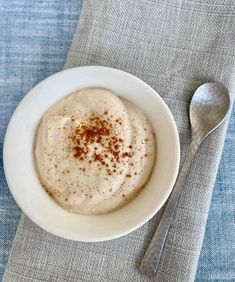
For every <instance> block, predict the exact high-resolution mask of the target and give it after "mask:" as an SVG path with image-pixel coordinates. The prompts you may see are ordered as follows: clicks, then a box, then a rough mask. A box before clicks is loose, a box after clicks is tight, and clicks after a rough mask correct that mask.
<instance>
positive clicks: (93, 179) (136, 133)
mask: <svg viewBox="0 0 235 282" xmlns="http://www.w3.org/2000/svg"><path fill="white" fill-rule="evenodd" d="M155 151H156V143H155V137H154V133H153V130H152V127H151V124H150V122H149V120H148V119H147V117H146V116H145V114H144V113H143V112H142V111H141V110H140V109H139V108H138V107H137V106H136V105H134V104H132V103H130V102H129V101H127V100H124V99H120V98H118V97H117V96H116V95H115V94H114V93H112V92H111V91H109V90H106V89H101V88H86V89H82V90H79V91H77V92H75V93H72V94H71V95H69V96H67V97H65V98H63V99H62V100H61V101H59V102H58V103H57V104H55V105H53V106H52V107H51V108H50V109H49V110H48V111H47V112H46V113H45V114H44V116H43V118H42V120H41V123H40V125H39V128H38V132H37V135H36V142H35V156H36V165H37V170H38V173H39V178H40V181H41V183H42V185H43V187H44V188H45V189H46V191H47V192H48V194H49V195H50V197H52V198H53V199H54V200H55V201H56V202H57V203H58V204H59V205H61V206H62V207H63V208H65V209H66V210H68V211H70V212H74V213H78V214H102V213H107V212H110V211H113V210H115V209H118V208H120V207H122V206H123V205H125V204H126V203H128V202H129V201H130V200H132V199H133V198H134V197H135V196H137V195H138V193H139V192H140V191H141V190H142V188H143V187H144V185H145V184H146V182H147V180H148V178H149V176H150V173H151V170H152V168H153V165H154V161H155Z"/></svg>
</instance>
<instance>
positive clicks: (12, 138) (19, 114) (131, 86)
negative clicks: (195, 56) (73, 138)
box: [3, 66, 180, 242]
mask: <svg viewBox="0 0 235 282" xmlns="http://www.w3.org/2000/svg"><path fill="white" fill-rule="evenodd" d="M83 87H104V88H108V89H110V90H112V91H114V92H115V93H116V94H118V95H119V96H121V97H125V98H126V99H128V100H130V101H132V102H133V103H135V104H137V105H138V106H139V107H141V108H142V109H143V110H144V112H145V113H146V114H147V115H148V117H149V119H150V120H151V122H152V125H153V127H154V130H155V133H156V136H157V147H158V149H157V161H156V165H155V167H154V170H153V173H152V176H151V179H150V181H149V182H148V184H147V185H146V188H145V189H144V190H143V192H142V193H141V194H140V195H139V196H138V197H137V198H136V199H135V200H133V201H132V202H131V203H129V204H128V205H126V206H125V207H123V208H121V209H119V210H117V211H115V212H112V213H109V214H105V215H99V216H83V215H76V214H71V213H68V212H66V211H65V210H63V209H62V208H61V207H60V206H58V205H57V204H56V203H55V202H54V201H53V200H52V199H51V198H50V197H49V196H48V195H47V193H46V192H45V191H44V189H43V188H42V187H41V185H40V183H39V180H38V176H37V173H36V171H35V166H34V154H33V149H34V137H35V133H36V130H37V126H38V123H39V121H40V119H41V117H42V115H43V114H44V112H45V111H46V110H47V109H48V108H49V107H50V106H51V105H53V104H54V103H55V102H56V101H58V100H59V99H61V98H63V97H64V96H66V95H68V94H70V93H71V92H73V91H75V90H78V89H80V88H83ZM179 159H180V146H179V137H178V132H177V128H176V125H175V121H174V119H173V117H172V114H171V112H170V110H169V109H168V107H167V106H166V104H165V103H164V101H163V100H162V99H161V97H160V96H159V95H158V94H157V93H156V92H155V91H154V90H153V89H152V88H151V87H150V86H148V85H147V84H146V83H144V82H143V81H141V80H140V79H138V78H136V77H135V76H133V75H131V74H128V73H126V72H123V71H120V70H117V69H112V68H107V67H99V66H88V67H78V68H73V69H69V70H65V71H62V72H59V73H57V74H55V75H52V76H50V77H48V78H47V79H45V80H44V81H42V82H41V83H39V84H38V85H36V86H35V87H34V88H33V89H32V90H31V91H29V93H28V94H27V95H26V96H25V97H24V99H23V100H22V101H21V102H20V104H19V105H18V107H17V109H16V110H15V112H14V114H13V116H12V118H11V121H10V123H9V126H8V129H7V132H6V136H5V142H4V152H3V160H4V170H5V174H6V179H7V182H8V185H9V188H10V191H11V193H12V195H13V197H14V199H15V200H16V202H17V203H18V205H19V206H20V208H21V209H22V210H23V212H24V213H25V214H26V215H27V216H28V217H29V218H30V219H31V220H32V221H33V222H34V223H36V224H37V225H39V226H40V227H41V228H43V229H45V230H47V231H48V232H51V233H53V234H55V235H57V236H60V237H63V238H67V239H72V240H77V241H87V242H88V241H89V242H91V241H92V242H94V241H104V240H109V239H113V238H116V237H120V236H122V235H125V234H127V233H129V232H131V231H133V230H135V229H136V228H138V227H140V226H141V225H143V224H144V223H145V222H146V221H148V220H149V219H150V218H151V217H152V216H153V215H154V214H155V213H156V212H157V211H158V210H159V209H160V208H161V207H162V205H163V204H164V203H165V201H166V199H167V198H168V196H169V194H170V192H171V190H172V188H173V185H174V182H175V179H176V176H177V173H178V167H179Z"/></svg>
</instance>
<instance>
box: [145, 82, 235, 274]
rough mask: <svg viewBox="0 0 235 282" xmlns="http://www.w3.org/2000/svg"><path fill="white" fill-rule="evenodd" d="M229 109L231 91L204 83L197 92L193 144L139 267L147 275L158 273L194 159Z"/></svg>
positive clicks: (192, 113) (192, 110)
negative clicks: (201, 145)
mask: <svg viewBox="0 0 235 282" xmlns="http://www.w3.org/2000/svg"><path fill="white" fill-rule="evenodd" d="M229 106H230V97H229V93H228V90H227V89H226V87H225V86H224V85H223V84H221V83H213V82H210V83H205V84H202V85H201V86H200V87H199V88H198V89H197V90H196V92H195V93H194V95H193V98H192V100H191V104H190V111H189V115H190V122H191V134H192V140H191V145H190V147H189V151H188V154H187V156H186V159H185V161H184V164H183V166H182V169H181V172H180V173H179V175H178V178H177V181H176V183H175V186H174V188H173V190H172V192H171V195H170V197H169V199H168V202H167V205H166V207H165V210H164V213H163V216H162V218H161V220H160V223H159V225H158V228H157V230H156V232H155V234H154V236H153V239H152V241H151V243H150V245H149V247H148V249H147V251H146V253H145V255H144V257H143V259H142V262H141V264H140V271H141V272H142V273H144V274H148V275H150V274H153V273H156V271H157V268H158V265H159V261H160V258H161V254H162V250H163V247H164V244H165V240H166V237H167V233H168V230H169V227H170V225H171V221H172V218H173V216H174V212H175V208H176V205H177V203H178V200H179V197H180V194H181V191H182V189H183V185H184V183H185V181H186V177H187V175H188V172H189V170H190V166H191V163H192V160H193V157H194V155H195V153H196V152H197V149H198V147H199V146H200V144H201V143H202V141H203V140H204V139H205V138H206V137H207V136H208V135H209V134H210V133H211V132H212V131H213V130H214V129H215V128H217V127H218V126H219V125H220V124H221V123H222V121H223V120H224V118H225V116H226V114H227V112H228V110H229Z"/></svg>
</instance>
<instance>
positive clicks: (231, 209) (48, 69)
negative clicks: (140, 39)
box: [0, 0, 235, 281]
mask: <svg viewBox="0 0 235 282" xmlns="http://www.w3.org/2000/svg"><path fill="white" fill-rule="evenodd" d="M81 6H82V0H60V1H56V0H35V1H28V0H12V1H5V0H0V34H1V36H0V62H1V63H0V280H1V278H2V275H3V272H4V269H5V266H6V263H7V260H8V257H9V253H10V249H11V246H12V242H13V239H14V236H15V232H16V229H17V225H18V222H19V218H20V213H21V212H20V210H19V208H18V207H17V205H16V203H15V202H14V200H13V198H12V196H11V194H10V192H9V189H8V187H7V184H6V180H5V177H4V172H3V163H2V145H3V139H4V134H5V130H6V127H7V124H8V122H9V119H10V117H11V115H12V113H13V111H14V109H15V107H16V105H17V104H18V103H19V101H20V100H21V99H22V97H23V96H24V95H25V94H26V93H27V92H28V91H29V90H30V89H31V88H32V87H33V86H34V85H35V84H37V83H38V82H39V81H41V80H42V79H44V78H45V77H47V76H49V75H51V74H53V73H55V72H57V71H59V70H61V69H62V68H63V64H64V61H65V58H66V55H67V53H68V50H69V46H70V44H71V41H72V38H73V35H74V32H75V29H76V25H77V21H78V18H79V14H80V10H81ZM234 188H235V108H234V110H233V114H232V118H231V120H230V125H229V128H228V132H227V137H226V140H225V146H224V151H223V156H222V160H221V163H220V167H219V172H218V176H217V180H216V185H215V188H214V192H213V196H212V202H211V207H210V212H209V218H208V223H207V228H206V234H205V238H204V244H203V248H202V251H201V255H200V260H199V265H198V271H197V276H196V281H235V249H234V246H235V216H234V215H235V189H234Z"/></svg>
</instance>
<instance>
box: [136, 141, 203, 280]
mask: <svg viewBox="0 0 235 282" xmlns="http://www.w3.org/2000/svg"><path fill="white" fill-rule="evenodd" d="M198 146H199V142H196V140H195V139H194V141H192V143H191V145H190V148H189V151H188V153H187V156H186V159H185V161H184V164H183V166H182V169H181V171H180V173H179V175H178V178H177V181H176V183H175V186H174V188H173V190H172V192H171V195H170V197H169V199H168V202H167V205H166V207H165V210H164V213H163V215H162V218H161V220H160V222H159V225H158V227H157V230H156V232H155V234H154V236H153V239H152V241H151V243H150V245H149V247H148V249H147V251H146V252H145V255H144V257H143V259H142V261H141V264H140V271H141V272H142V273H143V274H148V275H149V274H153V273H156V271H157V268H158V265H159V261H160V258H161V254H162V250H163V247H164V244H165V240H166V237H167V233H168V230H169V227H170V225H171V221H172V219H173V216H174V212H175V208H176V205H177V203H178V200H179V197H180V194H181V191H182V188H183V185H184V183H185V181H186V178H187V175H188V173H189V170H190V166H191V163H192V160H193V157H194V155H195V153H196V151H197V149H198Z"/></svg>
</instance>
